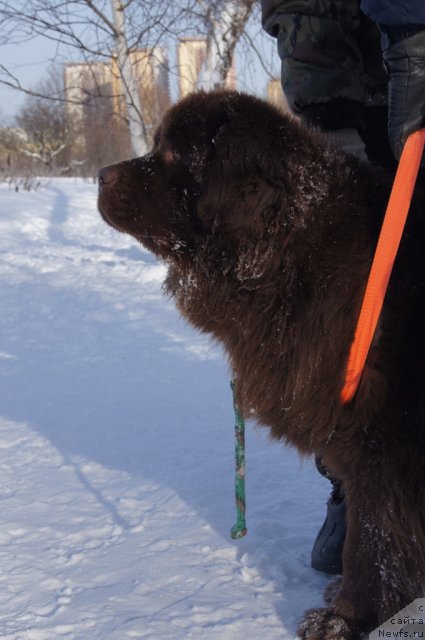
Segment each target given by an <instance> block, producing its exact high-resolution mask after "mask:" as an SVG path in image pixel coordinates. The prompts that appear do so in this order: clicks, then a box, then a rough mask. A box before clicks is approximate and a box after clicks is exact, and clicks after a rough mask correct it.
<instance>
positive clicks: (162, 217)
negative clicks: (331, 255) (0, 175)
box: [98, 91, 323, 260]
mask: <svg viewBox="0 0 425 640" xmlns="http://www.w3.org/2000/svg"><path fill="white" fill-rule="evenodd" d="M304 134H305V132H304ZM305 147H306V141H305V138H304V139H303V138H302V136H301V134H300V131H299V127H298V126H297V125H296V124H294V123H293V122H291V120H290V118H288V117H285V116H283V114H282V113H281V112H280V111H278V110H277V109H275V108H274V107H272V106H271V105H269V104H268V103H266V102H264V101H262V100H259V99H257V98H254V97H252V96H247V95H244V94H239V93H236V92H228V91H215V92H212V93H203V92H201V93H198V94H192V95H191V96H189V97H187V98H186V99H184V100H182V101H181V102H180V103H178V104H177V105H176V106H174V107H172V108H171V109H170V110H169V111H168V112H167V114H166V115H165V117H164V120H163V122H162V124H161V125H160V127H159V128H158V130H157V132H156V135H155V142H154V146H153V149H152V151H151V153H148V154H147V155H145V156H143V157H141V158H136V159H134V160H130V161H127V162H122V163H119V164H116V165H112V166H109V167H105V168H104V169H102V170H101V171H100V173H99V201H98V205H99V210H100V212H101V214H102V216H103V218H104V219H105V220H106V221H107V222H108V223H109V224H110V225H112V226H113V227H115V228H116V229H118V230H119V231H123V232H126V233H129V234H131V235H132V236H134V237H135V238H136V239H137V240H139V241H140V242H141V243H142V244H143V245H144V246H146V247H147V248H148V249H149V250H151V251H153V252H154V253H156V254H157V255H159V256H161V257H162V258H165V259H167V260H173V259H174V258H175V259H177V258H178V257H181V256H187V255H188V256H190V255H192V254H193V252H196V251H197V250H198V248H199V247H200V246H202V245H203V243H204V242H205V240H206V239H207V238H208V237H210V236H211V235H215V236H220V237H221V242H220V245H221V246H223V247H228V248H230V250H231V251H233V250H234V249H235V243H239V242H240V241H243V242H244V243H245V245H246V244H247V243H249V242H251V240H250V239H252V241H254V239H258V238H260V237H261V236H262V235H264V233H265V232H266V231H267V226H270V225H273V224H274V220H275V218H276V215H275V214H276V211H277V209H281V208H282V203H283V204H285V202H286V203H288V201H289V199H291V198H290V195H291V192H295V191H297V192H298V191H299V190H300V189H302V188H303V184H304V186H305V185H306V184H307V185H308V187H307V188H309V189H310V190H311V189H312V186H311V179H310V178H307V180H305V179H304V178H305V173H306V172H305V171H303V162H304V161H303V155H305V157H306V158H307V157H308V156H309V163H310V164H311V162H312V154H311V152H310V151H309V150H308V149H306V148H305ZM288 150H290V152H289V151H288ZM291 154H292V155H293V156H294V157H297V164H298V165H299V167H300V168H301V169H300V171H298V172H296V171H293V170H290V171H289V170H288V166H287V165H288V164H289V163H290V162H292V160H291V159H290V156H291ZM322 187H323V184H320V182H319V184H316V185H315V186H314V189H313V191H314V193H316V192H319V191H320V190H321V189H322ZM292 200H293V198H292ZM298 200H300V199H298ZM309 204H311V202H310V203H309ZM297 206H298V209H297V211H296V212H294V211H293V209H291V207H290V206H289V205H288V207H287V211H286V213H285V219H284V221H283V223H282V220H279V225H281V226H282V224H283V225H285V224H286V225H288V227H291V226H292V227H294V226H296V225H298V224H302V222H300V220H302V217H303V216H302V215H300V209H301V208H302V204H298V205H297ZM267 233H268V234H269V236H270V230H269V231H267Z"/></svg>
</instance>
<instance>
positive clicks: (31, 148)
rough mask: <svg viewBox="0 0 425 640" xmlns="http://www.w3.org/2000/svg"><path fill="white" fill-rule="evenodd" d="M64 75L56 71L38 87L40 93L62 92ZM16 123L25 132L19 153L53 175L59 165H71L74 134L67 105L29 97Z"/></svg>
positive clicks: (22, 134)
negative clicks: (66, 109)
mask: <svg viewBox="0 0 425 640" xmlns="http://www.w3.org/2000/svg"><path fill="white" fill-rule="evenodd" d="M62 85H63V80H62V75H61V74H60V73H59V72H58V70H57V69H55V68H52V69H50V71H49V75H48V77H47V78H46V79H45V80H42V81H41V82H40V83H39V84H38V85H37V86H36V93H39V94H46V95H48V94H49V93H55V92H60V91H61V87H62ZM15 122H16V125H17V127H18V128H19V129H20V130H21V132H22V133H21V136H20V143H19V151H20V153H22V154H24V155H25V156H27V157H28V158H32V159H33V160H35V161H36V162H37V163H39V164H41V165H42V166H43V167H44V171H45V172H47V173H51V172H52V171H53V170H54V169H55V167H56V166H58V164H62V165H64V164H67V159H66V157H67V155H68V154H69V143H70V139H71V136H70V131H69V121H68V119H67V117H66V112H65V105H64V104H63V103H58V102H52V101H51V100H47V99H46V98H41V97H38V96H27V98H26V100H25V102H24V104H23V106H22V107H21V109H20V110H19V112H18V114H17V116H16V118H15Z"/></svg>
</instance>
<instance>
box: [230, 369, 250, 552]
mask: <svg viewBox="0 0 425 640" xmlns="http://www.w3.org/2000/svg"><path fill="white" fill-rule="evenodd" d="M230 386H231V388H232V392H233V408H234V411H235V499H236V518H237V521H236V524H235V525H234V527H232V530H231V533H230V535H231V536H232V539H233V540H236V539H238V538H243V537H244V535H246V533H247V528H246V520H245V511H246V500H245V421H244V419H243V416H242V414H241V412H240V410H239V407H238V403H237V401H236V394H235V381H234V380H232V382H231V383H230Z"/></svg>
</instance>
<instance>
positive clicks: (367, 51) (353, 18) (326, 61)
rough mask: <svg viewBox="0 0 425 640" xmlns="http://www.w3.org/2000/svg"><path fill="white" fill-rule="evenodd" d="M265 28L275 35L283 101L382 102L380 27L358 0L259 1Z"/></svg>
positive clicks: (298, 108)
mask: <svg viewBox="0 0 425 640" xmlns="http://www.w3.org/2000/svg"><path fill="white" fill-rule="evenodd" d="M261 5H262V14H263V15H262V18H263V26H264V28H265V30H266V31H267V32H268V33H270V34H271V35H272V36H274V37H276V38H277V40H278V52H279V56H280V58H281V61H282V69H281V80H282V88H283V91H284V93H285V95H286V98H287V100H288V103H289V106H290V107H291V109H292V110H293V111H294V112H295V113H301V112H302V111H303V109H304V108H305V107H306V106H309V105H312V104H315V105H317V104H325V103H329V102H334V101H340V100H344V101H347V100H348V101H353V102H354V103H357V104H362V105H383V104H386V101H387V98H386V93H387V76H386V74H385V71H384V67H383V64H382V52H381V44H380V32H379V29H378V27H377V26H376V24H375V23H374V22H372V20H371V19H370V18H368V17H367V16H365V15H364V14H363V13H362V12H361V11H360V0H262V1H261Z"/></svg>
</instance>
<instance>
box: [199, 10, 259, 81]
mask: <svg viewBox="0 0 425 640" xmlns="http://www.w3.org/2000/svg"><path fill="white" fill-rule="evenodd" d="M254 4H255V0H233V1H232V2H226V0H218V1H217V2H212V3H211V2H208V1H207V0H199V5H200V6H201V7H202V9H203V12H204V21H205V25H206V30H207V55H206V59H205V63H204V65H203V67H202V69H201V72H200V74H199V78H198V82H197V87H198V89H213V88H214V87H217V86H223V85H224V84H225V82H226V79H227V77H228V74H229V71H230V69H231V66H232V62H233V57H234V52H235V48H236V45H237V43H238V42H239V40H240V38H241V36H242V34H243V32H244V30H245V27H246V24H247V22H248V20H249V18H250V16H251V14H252V11H253V8H254Z"/></svg>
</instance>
